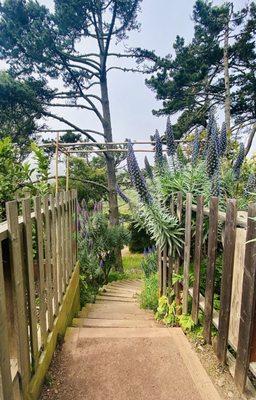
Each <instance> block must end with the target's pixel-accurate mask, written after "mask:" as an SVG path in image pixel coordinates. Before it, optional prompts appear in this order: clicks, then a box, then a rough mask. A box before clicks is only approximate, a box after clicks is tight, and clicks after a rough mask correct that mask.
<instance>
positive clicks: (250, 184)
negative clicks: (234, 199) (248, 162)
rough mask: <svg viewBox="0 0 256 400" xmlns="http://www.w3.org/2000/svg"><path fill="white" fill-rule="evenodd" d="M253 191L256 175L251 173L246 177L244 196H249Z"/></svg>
mask: <svg viewBox="0 0 256 400" xmlns="http://www.w3.org/2000/svg"><path fill="white" fill-rule="evenodd" d="M255 192H256V175H255V174H254V173H251V174H250V175H249V177H248V181H247V184H246V187H245V189H244V194H245V195H246V196H249V195H250V194H251V193H255Z"/></svg>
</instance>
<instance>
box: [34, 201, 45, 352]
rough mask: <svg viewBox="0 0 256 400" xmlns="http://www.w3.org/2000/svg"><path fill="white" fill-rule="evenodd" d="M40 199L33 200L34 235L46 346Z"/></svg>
mask: <svg viewBox="0 0 256 400" xmlns="http://www.w3.org/2000/svg"><path fill="white" fill-rule="evenodd" d="M41 203H42V201H41V197H40V196H37V197H35V198H34V210H35V218H36V235H37V256H38V260H37V261H38V268H39V291H40V293H39V319H40V333H41V345H42V346H43V347H44V346H45V345H46V339H47V334H46V303H45V294H46V293H45V273H44V243H43V218H42V212H41Z"/></svg>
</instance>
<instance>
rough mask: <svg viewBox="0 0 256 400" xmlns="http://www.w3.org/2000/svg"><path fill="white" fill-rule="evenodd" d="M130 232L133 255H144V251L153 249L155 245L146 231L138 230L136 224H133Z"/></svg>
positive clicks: (130, 247) (130, 246) (130, 248)
mask: <svg viewBox="0 0 256 400" xmlns="http://www.w3.org/2000/svg"><path fill="white" fill-rule="evenodd" d="M129 231H130V234H131V239H130V243H129V250H130V252H131V253H143V251H144V249H146V248H148V247H152V245H153V244H154V243H153V242H152V240H150V237H149V235H148V234H147V233H146V231H145V229H138V228H137V227H136V225H135V223H134V222H131V224H130V226H129Z"/></svg>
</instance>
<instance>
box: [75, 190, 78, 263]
mask: <svg viewBox="0 0 256 400" xmlns="http://www.w3.org/2000/svg"><path fill="white" fill-rule="evenodd" d="M77 203H78V200H77V190H75V229H76V235H75V243H76V252H75V261H77V255H78V215H77V205H78V204H77Z"/></svg>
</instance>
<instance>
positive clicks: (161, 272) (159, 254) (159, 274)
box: [157, 246, 163, 297]
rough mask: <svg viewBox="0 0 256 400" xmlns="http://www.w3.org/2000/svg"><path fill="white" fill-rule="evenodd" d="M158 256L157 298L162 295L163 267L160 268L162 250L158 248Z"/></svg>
mask: <svg viewBox="0 0 256 400" xmlns="http://www.w3.org/2000/svg"><path fill="white" fill-rule="evenodd" d="M157 254H158V293H159V297H161V296H162V295H163V267H162V250H161V248H160V246H158V248H157Z"/></svg>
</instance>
